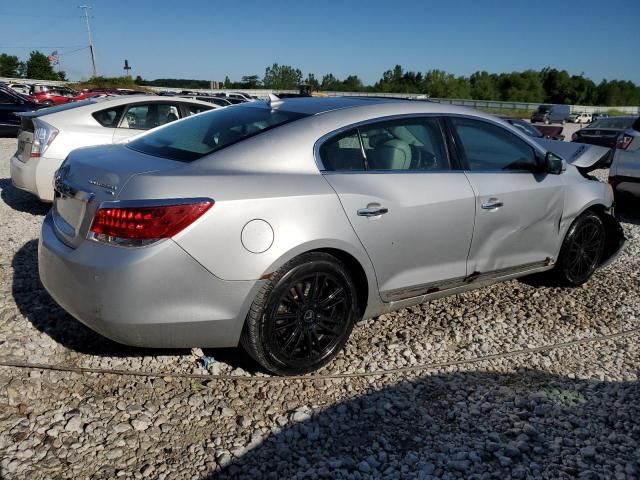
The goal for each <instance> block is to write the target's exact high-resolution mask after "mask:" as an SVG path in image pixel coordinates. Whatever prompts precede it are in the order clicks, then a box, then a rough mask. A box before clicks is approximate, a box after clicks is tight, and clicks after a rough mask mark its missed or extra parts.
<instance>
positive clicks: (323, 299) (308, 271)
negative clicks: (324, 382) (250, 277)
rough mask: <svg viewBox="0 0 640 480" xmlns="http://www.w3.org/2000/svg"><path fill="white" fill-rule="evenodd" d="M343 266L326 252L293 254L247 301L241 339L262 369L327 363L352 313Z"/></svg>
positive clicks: (301, 369) (300, 369) (279, 371)
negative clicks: (247, 307) (248, 307)
mask: <svg viewBox="0 0 640 480" xmlns="http://www.w3.org/2000/svg"><path fill="white" fill-rule="evenodd" d="M357 316H358V314H357V307H356V292H355V289H354V286H353V283H352V280H351V276H350V275H349V272H348V271H347V269H346V267H345V266H344V264H342V262H340V261H339V260H338V259H336V258H335V257H333V256H331V255H328V254H326V253H319V252H314V253H308V254H304V255H301V256H300V257H297V258H295V259H293V260H291V261H289V262H288V263H286V264H285V265H284V266H283V267H282V268H280V269H279V270H278V271H277V272H276V273H274V274H273V276H272V277H271V279H270V280H269V282H268V283H267V284H266V285H265V286H264V287H263V288H262V290H261V291H260V293H259V294H258V296H257V297H256V300H255V301H254V302H253V304H252V306H251V310H250V311H249V314H248V316H247V320H246V323H245V326H244V330H243V333H242V338H241V343H242V346H243V347H244V348H245V350H247V352H248V353H249V354H250V355H251V356H252V357H253V358H254V359H255V360H256V361H257V362H258V363H260V365H262V366H263V367H264V368H265V369H267V370H269V371H270V372H272V373H274V374H276V375H297V374H303V373H307V372H311V371H313V370H317V369H318V368H320V367H322V366H323V365H326V364H327V363H329V362H330V361H331V360H332V359H333V358H334V357H335V356H336V355H337V354H338V352H339V351H340V350H341V349H342V348H343V347H344V345H345V343H346V342H347V339H348V338H349V334H350V333H351V330H352V328H353V324H354V322H355V320H356V319H357Z"/></svg>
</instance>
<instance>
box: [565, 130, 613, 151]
mask: <svg viewBox="0 0 640 480" xmlns="http://www.w3.org/2000/svg"><path fill="white" fill-rule="evenodd" d="M622 131H623V130H619V129H613V128H593V129H592V128H585V129H582V130H578V131H577V132H576V135H575V140H574V141H575V142H578V143H588V144H590V145H600V146H602V147H607V148H613V147H615V146H616V140H617V139H618V136H619V135H620V133H621V132H622Z"/></svg>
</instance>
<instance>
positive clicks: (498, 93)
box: [136, 63, 640, 107]
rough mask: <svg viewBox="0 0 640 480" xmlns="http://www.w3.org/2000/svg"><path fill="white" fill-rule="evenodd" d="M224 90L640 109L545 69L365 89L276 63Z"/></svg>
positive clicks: (608, 89)
mask: <svg viewBox="0 0 640 480" xmlns="http://www.w3.org/2000/svg"><path fill="white" fill-rule="evenodd" d="M136 82H137V83H139V84H140V85H162V86H167V87H175V88H209V82H208V81H201V80H170V79H159V80H153V81H147V80H143V79H142V78H140V77H138V79H137V80H136ZM221 84H222V86H224V88H232V89H254V88H270V89H274V90H295V89H297V88H298V86H299V85H300V84H308V85H310V86H311V88H312V90H314V91H337V92H372V93H376V92H378V93H413V94H423V95H428V96H430V97H433V98H459V99H473V100H497V101H505V102H530V103H564V104H572V105H604V106H612V107H613V106H621V105H640V86H638V85H636V84H635V83H633V82H631V81H628V80H606V79H605V80H602V81H601V82H600V83H598V84H596V83H595V82H594V81H593V80H591V79H590V78H587V77H585V76H584V75H583V74H581V75H571V74H570V73H569V72H567V71H566V70H557V69H555V68H543V69H542V70H524V71H521V72H510V73H489V72H486V71H478V72H475V73H473V74H472V75H470V76H464V75H454V74H452V73H448V72H445V71H443V70H437V69H433V70H428V71H426V72H425V73H422V72H414V71H410V70H405V69H404V68H403V67H402V66H401V65H396V66H395V67H394V68H393V69H390V70H387V71H386V72H384V73H383V74H382V77H381V78H380V79H379V80H378V81H377V82H375V83H374V84H373V85H365V84H364V82H363V81H362V80H361V79H360V78H359V77H358V75H348V76H347V77H345V78H343V79H339V78H337V77H336V76H335V75H333V74H331V73H328V74H326V75H323V76H322V77H317V76H316V75H315V74H313V73H309V74H307V75H306V76H304V75H303V73H302V71H301V70H300V69H298V68H295V67H292V66H290V65H280V64H278V63H274V64H273V65H270V66H268V67H267V68H266V69H265V73H264V76H263V77H260V76H258V75H245V76H243V77H242V78H241V80H240V81H231V80H230V79H229V77H226V78H225V80H224V82H221Z"/></svg>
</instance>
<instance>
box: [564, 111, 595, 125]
mask: <svg viewBox="0 0 640 480" xmlns="http://www.w3.org/2000/svg"><path fill="white" fill-rule="evenodd" d="M569 121H570V122H571V123H591V114H590V113H585V112H581V113H572V114H571V115H569Z"/></svg>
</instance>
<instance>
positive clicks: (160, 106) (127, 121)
mask: <svg viewBox="0 0 640 480" xmlns="http://www.w3.org/2000/svg"><path fill="white" fill-rule="evenodd" d="M178 118H180V114H179V112H178V107H176V106H175V105H173V104H167V103H145V104H139V105H133V106H131V107H129V109H128V110H127V113H125V115H124V117H123V119H122V121H121V122H120V128H131V129H134V130H150V129H152V128H156V127H159V126H160V125H164V124H165V123H170V122H173V121H175V120H178Z"/></svg>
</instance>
